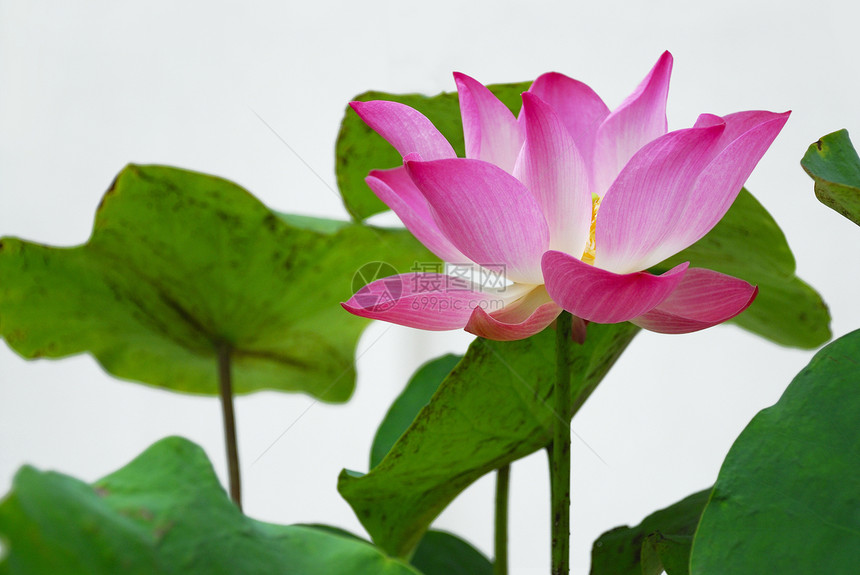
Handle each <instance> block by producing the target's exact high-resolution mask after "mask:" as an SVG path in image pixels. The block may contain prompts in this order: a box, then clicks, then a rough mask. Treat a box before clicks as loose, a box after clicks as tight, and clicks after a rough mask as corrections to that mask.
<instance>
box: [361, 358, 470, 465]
mask: <svg viewBox="0 0 860 575" xmlns="http://www.w3.org/2000/svg"><path fill="white" fill-rule="evenodd" d="M461 359H463V356H462V355H453V354H450V353H449V354H448V355H443V356H442V357H439V358H436V359H434V360H431V361H428V362H427V363H425V364H424V365H422V366H421V367H420V368H418V371H416V372H415V375H413V376H412V378H411V379H410V380H409V383H407V384H406V388H405V389H404V390H403V392H402V393H401V394H400V395H399V396H398V397H397V399H395V400H394V403H392V404H391V407H390V408H389V409H388V413H386V414H385V419H383V420H382V423H381V424H380V425H379V429H377V430H376V436H375V437H374V438H373V445H372V446H371V448H370V468H371V469H373V468H374V467H376V466H377V465H379V462H380V461H382V458H384V457H385V456H386V455H387V454H388V452H389V451H390V450H391V447H392V446H393V445H394V444H395V442H396V441H397V440H398V439H400V436H401V435H403V432H404V431H406V429H407V428H408V427H409V426H410V425H411V424H412V422H413V421H414V420H415V417H416V416H417V415H418V412H419V411H421V409H422V408H423V407H424V406H425V405H427V404H428V403H430V398H431V397H433V394H434V393H436V390H437V389H439V385H440V384H441V383H442V381H443V380H444V379H445V378H446V377H447V376H448V374H449V373H450V372H451V370H452V369H454V366H455V365H457V363H459V361H460V360H461Z"/></svg>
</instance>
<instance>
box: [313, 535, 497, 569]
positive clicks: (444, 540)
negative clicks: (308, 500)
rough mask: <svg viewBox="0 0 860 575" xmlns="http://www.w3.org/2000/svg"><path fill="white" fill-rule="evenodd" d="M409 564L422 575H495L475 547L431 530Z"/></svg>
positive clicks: (357, 538) (355, 537)
mask: <svg viewBox="0 0 860 575" xmlns="http://www.w3.org/2000/svg"><path fill="white" fill-rule="evenodd" d="M307 526H308V527H313V528H314V529H319V530H321V531H325V532H326V533H331V534H333V535H338V536H340V537H346V538H348V539H355V540H357V541H364V542H365V543H367V541H365V540H364V539H362V538H361V537H359V536H357V535H355V534H353V533H350V532H349V531H346V530H345V529H341V528H340V527H332V526H331V525H321V524H316V523H315V524H311V525H307ZM409 563H410V564H411V565H412V566H413V567H415V568H416V569H418V570H419V571H421V574H422V575H493V564H492V563H491V562H490V560H489V559H487V558H486V557H485V556H484V554H483V553H481V552H480V551H478V550H477V549H475V548H474V547H473V546H472V544H471V543H469V542H468V541H465V540H463V539H461V538H459V537H457V536H456V535H454V534H453V533H448V532H447V531H436V530H433V529H430V530H429V531H427V532H426V533H425V534H424V537H422V538H421V542H420V543H419V544H418V547H416V548H415V553H413V554H412V559H411V560H410V561H409Z"/></svg>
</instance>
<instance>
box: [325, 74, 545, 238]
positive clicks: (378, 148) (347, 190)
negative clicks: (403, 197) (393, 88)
mask: <svg viewBox="0 0 860 575" xmlns="http://www.w3.org/2000/svg"><path fill="white" fill-rule="evenodd" d="M529 86H531V82H518V83H514V84H496V85H490V86H487V88H489V89H490V91H491V92H493V93H494V94H495V95H496V96H497V97H498V98H499V99H500V100H501V101H502V102H504V103H505V105H507V106H508V108H510V109H511V111H512V112H513V113H514V114H519V111H520V107H521V106H522V100H521V98H520V94H522V93H523V92H525V91H526V90H528V89H529ZM354 100H358V101H361V102H367V101H369V100H391V101H393V102H400V103H401V104H406V105H408V106H411V107H413V108H415V109H416V110H418V111H419V112H421V113H423V114H424V115H425V116H427V117H428V118H429V119H430V121H431V122H433V125H434V126H436V128H438V130H439V131H440V132H442V134H443V135H444V136H445V137H446V138H448V141H449V142H451V145H452V146H453V147H454V150H455V151H456V152H457V155H458V156H460V157H464V156H465V149H466V145H465V141H464V139H463V124H462V121H461V120H460V104H459V102H458V100H457V93H456V92H443V93H441V94H437V95H436V96H422V95H421V94H388V93H386V92H365V93H363V94H359V95H358V96H356V97H355V98H354ZM401 164H403V159H402V158H401V157H400V154H398V153H397V151H396V150H395V149H394V148H392V147H391V144H389V143H388V142H386V141H385V140H383V139H382V137H381V136H379V135H378V134H377V133H376V132H374V131H373V130H371V129H370V128H368V127H367V124H365V123H364V122H363V121H362V120H361V118H359V117H358V115H357V114H356V113H355V112H353V111H352V108H350V107H349V106H347V107H346V111H345V113H344V117H343V121H342V122H341V125H340V133H339V134H338V136H337V144H336V146H335V172H336V174H337V187H338V189H339V190H340V193H341V196H343V203H344V205H345V206H346V209H347V211H348V212H349V213H350V214H351V215H352V217H353V218H354V219H355V220H359V221H360V220H364V219H366V218H368V217H370V216H372V215H373V214H378V213H379V212H384V211H386V210H387V209H388V207H387V206H386V205H385V204H383V203H382V202H381V201H380V200H379V199H378V198H377V197H376V196H375V195H374V193H373V192H372V191H370V188H368V187H367V184H365V183H364V178H365V177H367V174H368V173H370V170H377V169H383V168H393V167H395V166H399V165H401Z"/></svg>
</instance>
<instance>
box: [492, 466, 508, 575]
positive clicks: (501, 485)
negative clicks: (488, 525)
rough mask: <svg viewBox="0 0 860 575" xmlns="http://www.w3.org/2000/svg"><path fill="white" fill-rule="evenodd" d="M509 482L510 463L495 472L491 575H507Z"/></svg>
mask: <svg viewBox="0 0 860 575" xmlns="http://www.w3.org/2000/svg"><path fill="white" fill-rule="evenodd" d="M510 482H511V465H510V463H509V464H507V465H504V466H502V467H499V469H498V470H497V471H496V532H495V542H494V543H495V549H494V551H495V559H494V560H493V575H508V492H509V489H510Z"/></svg>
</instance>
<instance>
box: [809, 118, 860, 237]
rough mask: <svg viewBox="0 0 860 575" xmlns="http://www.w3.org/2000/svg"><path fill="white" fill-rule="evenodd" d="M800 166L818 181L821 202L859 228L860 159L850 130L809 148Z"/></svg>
mask: <svg viewBox="0 0 860 575" xmlns="http://www.w3.org/2000/svg"><path fill="white" fill-rule="evenodd" d="M800 165H801V166H803V169H804V170H806V173H807V174H809V175H810V176H811V177H812V179H813V180H815V196H816V197H817V198H818V199H819V201H820V202H821V203H822V204H824V205H825V206H827V207H828V208H832V209H834V210H836V211H837V212H839V213H840V214H842V215H843V216H845V217H846V218H848V219H849V220H851V221H852V222H854V223H855V224H857V225H860V158H858V157H857V152H856V151H855V150H854V146H853V145H852V144H851V140H850V139H849V138H848V130H839V131H838V132H833V133H832V134H828V135H826V136H824V137H823V138H821V139H820V140H818V141H817V142H815V143H814V144H812V145H811V146H809V149H808V150H806V154H805V155H804V156H803V159H802V160H801V161H800Z"/></svg>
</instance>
